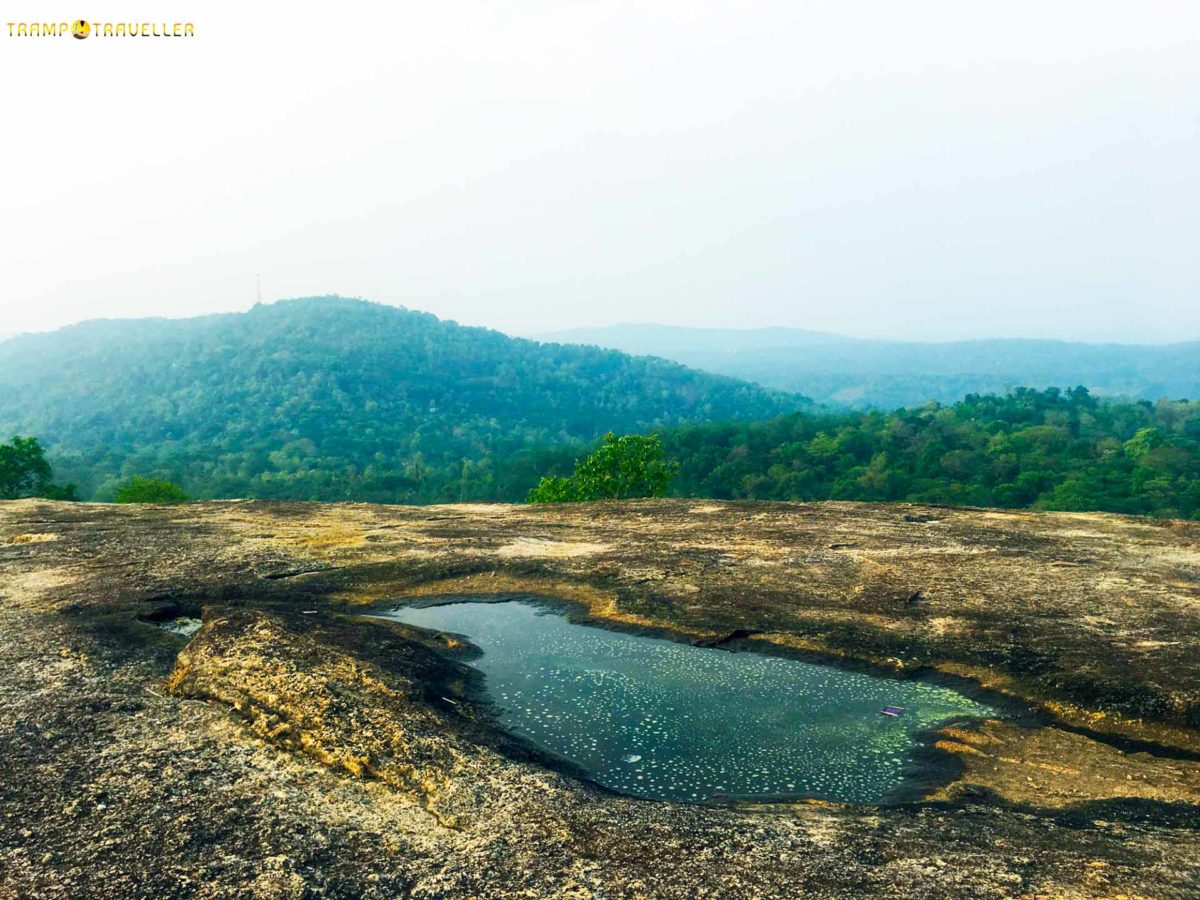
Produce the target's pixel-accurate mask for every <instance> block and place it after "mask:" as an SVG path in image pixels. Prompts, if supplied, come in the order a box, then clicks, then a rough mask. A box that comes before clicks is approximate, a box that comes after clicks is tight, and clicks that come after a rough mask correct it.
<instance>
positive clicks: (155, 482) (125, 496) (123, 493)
mask: <svg viewBox="0 0 1200 900" xmlns="http://www.w3.org/2000/svg"><path fill="white" fill-rule="evenodd" d="M187 501H188V495H187V494H185V493H184V491H183V488H181V487H180V486H179V485H177V484H173V483H171V482H170V481H163V480H162V479H158V478H142V477H141V476H140V475H136V476H134V477H133V478H131V479H129V480H128V481H127V482H125V483H124V484H123V485H121V486H120V487H119V488H117V502H118V503H186V502H187Z"/></svg>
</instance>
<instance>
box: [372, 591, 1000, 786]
mask: <svg viewBox="0 0 1200 900" xmlns="http://www.w3.org/2000/svg"><path fill="white" fill-rule="evenodd" d="M388 616H389V617H392V618H397V619H400V620H401V621H404V622H408V623H410V624H414V625H419V626H421V627H425V628H436V629H439V630H443V631H451V632H456V633H459V634H465V635H467V636H468V637H469V638H470V639H471V641H472V642H473V643H475V644H476V645H477V646H479V648H480V649H481V650H482V651H483V654H482V656H480V657H479V658H478V659H476V660H474V661H473V663H472V665H474V666H476V667H477V668H478V669H480V670H481V671H482V672H483V673H484V675H485V676H486V687H487V690H488V692H489V694H490V695H491V697H492V699H493V700H494V701H495V702H496V704H497V706H498V707H499V709H500V721H501V724H503V725H504V726H505V727H506V728H508V729H510V730H511V731H513V732H514V733H516V734H519V735H522V736H524V737H526V738H528V739H530V740H532V741H533V742H535V743H537V744H540V745H541V746H544V747H546V748H548V749H550V750H552V751H554V752H555V753H558V754H559V755H561V756H563V757H566V758H567V759H570V760H571V761H572V762H574V763H576V764H577V765H579V766H580V767H581V768H583V769H584V770H586V771H587V772H589V773H590V774H591V776H592V777H593V778H595V780H596V781H598V782H600V783H601V784H603V785H605V786H607V787H610V788H612V789H614V790H618V791H622V792H624V793H628V794H634V795H638V796H645V797H652V798H659V799H672V800H685V801H704V800H711V799H713V798H716V797H719V796H722V795H728V796H781V795H782V796H786V795H793V796H817V797H824V798H827V799H832V800H845V801H860V802H870V801H878V800H881V799H883V797H885V796H886V795H887V794H888V793H889V792H891V791H892V790H894V789H895V788H897V787H898V786H900V785H901V784H902V782H903V780H904V760H905V758H906V756H907V754H908V753H909V751H910V750H911V749H912V748H913V746H914V734H915V732H917V731H919V730H920V729H922V728H925V727H928V726H930V725H932V724H935V723H936V722H939V721H941V720H943V719H946V718H949V717H951V716H961V715H968V716H987V715H993V714H995V710H993V709H992V708H990V707H988V706H986V705H983V704H980V703H977V702H975V701H973V700H971V699H969V698H967V697H965V696H963V695H962V694H959V693H958V692H956V691H953V690H951V689H949V688H944V687H939V686H936V685H932V684H929V683H926V682H920V681H896V680H893V679H888V678H882V677H879V676H874V675H868V674H864V673H861V672H850V671H847V670H845V669H839V668H835V667H832V666H821V665H815V664H812V663H806V662H800V661H797V660H790V659H781V658H777V657H770V656H763V655H760V654H755V653H730V652H726V651H722V650H716V649H710V648H698V647H691V646H688V645H685V644H678V643H673V642H671V641H664V640H658V639H654V638H647V637H639V636H635V635H628V634H622V633H618V632H613V631H607V630H604V629H599V628H594V627H588V626H583V625H576V624H572V623H570V622H567V621H566V620H565V619H564V618H562V617H561V616H558V615H554V614H549V613H546V612H543V611H541V610H539V609H537V608H535V607H533V606H531V605H529V604H527V603H521V602H515V601H513V602H504V603H482V602H476V603H453V604H447V605H445V606H437V607H427V608H424V609H415V608H401V609H399V610H396V611H394V612H393V613H389V614H388ZM892 704H895V705H899V706H903V707H905V712H904V715H903V716H902V717H898V718H890V717H888V716H884V715H882V714H881V710H882V708H883V707H884V706H888V705H892Z"/></svg>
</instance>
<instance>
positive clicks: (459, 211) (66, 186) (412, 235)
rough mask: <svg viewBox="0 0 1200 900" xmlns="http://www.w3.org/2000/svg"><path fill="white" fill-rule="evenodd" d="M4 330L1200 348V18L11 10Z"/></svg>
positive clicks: (437, 8)
mask: <svg viewBox="0 0 1200 900" xmlns="http://www.w3.org/2000/svg"><path fill="white" fill-rule="evenodd" d="M3 9H4V16H3V20H4V21H5V22H7V21H10V20H11V21H29V20H34V19H36V20H56V19H57V20H61V21H69V20H71V19H74V18H77V17H78V16H79V14H81V13H84V12H86V14H87V15H88V17H89V18H90V19H91V20H92V21H104V20H125V21H129V20H137V19H144V20H152V21H167V22H173V21H177V20H178V21H191V22H194V23H195V25H196V36H195V37H194V38H191V39H186V40H185V39H180V40H148V39H139V40H134V41H130V40H117V39H108V40H104V39H97V38H95V37H92V38H89V39H88V40H86V41H76V40H73V39H69V38H64V39H54V38H48V39H42V40H34V39H17V38H10V37H8V33H7V26H6V25H3V23H0V29H2V30H0V84H3V86H4V87H3V93H2V94H0V97H2V100H3V104H2V107H0V109H2V116H3V118H2V122H3V124H2V125H0V162H3V168H2V169H0V176H2V178H3V182H2V186H0V334H5V333H11V332H16V331H25V330H44V329H47V328H52V327H58V326H60V325H63V324H66V323H69V322H72V321H76V320H79V319H84V318H93V317H98V316H144V315H171V316H179V315H192V314H195V313H199V312H208V311H219V310H237V309H244V308H247V307H248V306H249V305H251V304H252V303H253V302H254V299H255V276H256V274H258V273H261V275H262V289H263V295H264V298H265V299H268V300H270V299H275V298H280V297H293V296H303V295H311V294H323V293H339V294H343V295H347V296H362V297H366V298H369V299H374V300H380V301H384V302H388V303H398V304H403V305H406V306H409V307H413V308H419V309H426V310H429V311H431V312H434V313H436V314H438V315H440V316H443V317H447V318H453V319H456V320H458V321H460V322H464V323H469V324H482V325H489V326H492V327H496V328H500V329H502V330H506V331H510V332H515V333H536V332H540V331H546V330H552V329H557V328H565V327H571V326H576V325H588V324H606V323H612V322H617V321H659V322H669V323H678V324H687V325H709V326H739V327H740V326H766V325H788V326H794V327H801V328H813V329H820V330H828V331H836V332H842V333H846V334H853V335H861V336H872V337H883V336H887V337H900V338H914V339H916V338H929V339H950V338H959V337H978V336H1037V337H1043V336H1044V337H1066V338H1076V339H1086V340H1129V341H1163V340H1184V339H1197V338H1200V3H1198V2H1196V0H1180V2H1170V0H1146V2H1140V3H1135V2H1130V0H1119V2H1112V0H1100V2H1096V0H1086V2H1085V0H1054V2H1046V0H1038V2H1023V0H1018V2H1011V0H1010V2H1004V3H995V2H993V3H972V2H963V0H945V2H922V0H909V2H897V0H873V2H866V0H838V2H833V0H829V2H820V3H812V2H801V0H786V2H779V3H768V2H745V3H739V2H734V0H725V2H717V3H709V2H704V0H686V2H674V0H670V2H654V0H639V2H607V0H595V2H578V3H572V2H548V0H530V2H516V0H510V2H458V0H438V2H428V0H423V2H420V3H415V2H409V0H396V2H391V3H386V4H379V5H374V4H367V3H361V2H341V3H320V4H317V3H304V2H289V3H286V4H285V3H275V2H259V3H244V2H238V3H232V2H223V0H222V2H214V0H190V2H176V0H167V2H164V0H155V2H139V0H121V2H113V0H87V2H86V3H82V4H81V3H79V2H77V0H72V2H71V3H60V2H56V0H4V2H3Z"/></svg>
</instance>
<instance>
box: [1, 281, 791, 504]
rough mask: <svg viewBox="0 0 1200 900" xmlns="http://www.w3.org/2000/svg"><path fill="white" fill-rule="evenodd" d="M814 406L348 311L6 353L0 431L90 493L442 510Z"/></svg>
mask: <svg viewBox="0 0 1200 900" xmlns="http://www.w3.org/2000/svg"><path fill="white" fill-rule="evenodd" d="M803 406H805V401H804V400H803V399H802V398H799V397H795V396H791V395H787V394H784V393H781V392H778V391H774V390H769V389H764V388H762V387H760V386H757V385H751V384H747V383H744V382H739V381H736V380H734V379H731V378H728V377H724V376H720V375H712V374H708V373H704V372H698V371H694V370H691V369H688V368H685V367H683V366H681V365H678V364H676V363H671V362H667V361H664V360H661V359H651V358H635V357H630V356H628V355H625V354H623V353H620V352H617V351H613V350H600V349H596V348H589V347H578V346H569V345H561V344H540V343H537V342H534V341H529V340H522V339H518V338H511V337H508V336H506V335H503V334H500V333H499V332H496V331H490V330H487V329H484V328H470V327H464V326H460V325H457V324H455V323H453V322H448V321H441V320H439V319H438V318H437V317H435V316H432V315H429V314H427V313H421V312H414V311H411V310H406V309H402V308H398V307H393V306H386V305H381V304H375V303H369V302H366V301H361V300H349V299H344V298H340V297H312V298H305V299H298V300H289V301H281V302H278V303H273V304H270V305H259V306H256V307H254V308H253V309H251V310H249V311H248V312H245V313H230V314H220V315H209V316H202V317H198V318H190V319H134V320H112V319H109V320H95V321H90V322H84V323H81V324H79V325H74V326H71V327H68V328H63V329H60V330H58V331H55V332H50V333H44V334H29V335H21V336H18V337H15V338H11V339H9V340H7V341H5V342H3V343H0V435H4V436H8V435H11V434H34V435H37V436H39V437H41V438H42V439H43V440H44V442H45V443H46V444H47V445H48V447H49V448H50V451H51V457H52V459H53V461H54V462H55V464H56V477H58V478H59V479H60V480H76V481H78V482H79V483H80V486H81V488H82V495H83V496H85V497H92V496H96V497H105V496H107V495H108V494H110V493H111V490H112V487H113V484H114V482H115V481H116V480H117V479H119V478H121V477H124V476H126V475H129V474H133V473H138V474H158V475H163V476H166V477H171V478H174V479H176V480H179V481H182V482H183V483H184V484H185V485H201V486H202V488H201V490H202V492H203V494H204V495H206V496H244V495H246V494H248V493H253V494H255V495H257V496H287V497H300V498H304V497H311V498H313V499H338V498H345V497H354V498H356V499H379V500H391V501H394V502H398V501H401V500H422V499H431V498H429V497H427V496H426V495H425V494H424V493H423V486H424V485H425V484H426V482H430V483H432V482H433V481H435V480H437V479H433V478H432V477H431V474H432V473H434V472H437V473H440V476H441V480H442V481H445V478H446V475H447V472H450V471H454V472H458V470H459V469H460V468H461V469H462V471H463V473H464V475H463V477H464V479H465V478H466V472H467V469H469V468H471V467H476V471H474V473H473V476H472V477H473V478H475V480H478V479H479V478H480V473H479V472H478V471H477V469H478V467H479V466H481V465H485V466H486V465H488V464H489V461H490V460H491V459H492V458H493V457H496V456H498V455H506V454H511V453H513V452H515V451H518V450H520V449H522V448H527V447H535V446H538V447H540V446H544V445H548V444H554V445H559V446H561V445H564V444H566V445H570V444H571V443H584V442H588V441H591V440H593V439H595V438H596V437H598V436H599V435H601V434H603V433H604V431H606V430H609V429H612V430H615V431H626V432H627V431H643V430H647V429H650V428H656V427H665V426H671V425H677V424H683V423H689V422H701V421H708V420H714V419H758V418H764V417H768V416H772V415H777V414H780V413H783V412H788V411H793V410H796V409H799V408H802V407H803ZM485 474H486V475H487V477H491V475H490V473H485ZM495 477H497V478H501V477H503V473H502V472H499V471H497V473H496V476H495Z"/></svg>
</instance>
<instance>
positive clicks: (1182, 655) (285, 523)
mask: <svg viewBox="0 0 1200 900" xmlns="http://www.w3.org/2000/svg"><path fill="white" fill-rule="evenodd" d="M31 535H35V536H36V537H30V536H31ZM505 592H521V593H529V592H533V593H543V594H550V595H555V596H560V597H565V598H567V599H570V600H573V601H574V602H575V603H577V604H578V610H579V611H578V615H581V616H589V617H591V618H593V619H594V620H597V621H599V622H602V623H606V624H609V625H612V626H620V627H623V628H627V629H635V630H636V629H642V630H646V631H649V632H657V633H669V634H671V635H673V636H674V637H676V638H678V639H685V640H691V641H694V642H696V643H703V644H710V645H712V644H720V645H722V646H739V645H742V644H746V645H753V646H756V647H758V648H759V649H766V650H772V651H779V652H785V651H786V652H793V653H801V654H803V653H820V654H824V655H825V657H824V658H828V657H831V656H832V657H840V658H842V659H843V660H844V661H845V662H847V663H848V664H871V665H876V666H883V667H890V668H891V669H893V670H895V671H899V672H902V673H903V672H912V671H915V670H917V669H920V668H923V669H925V670H935V671H941V672H943V673H946V674H953V675H958V676H960V677H963V678H965V679H968V680H973V681H974V682H975V683H977V684H983V685H986V686H988V687H991V688H993V689H994V690H996V691H1001V692H1004V693H1007V694H1008V695H1010V696H1012V697H1015V698H1022V699H1023V700H1024V701H1025V702H1027V703H1029V704H1032V705H1033V706H1034V707H1036V708H1037V709H1039V710H1041V712H1042V714H1043V715H1044V716H1045V717H1046V722H1047V725H1046V726H1045V727H1035V725H1034V723H1032V722H1020V723H1012V722H1010V723H1001V722H989V723H983V724H981V725H977V726H971V727H967V728H960V729H953V728H952V729H946V730H945V731H944V732H943V733H942V734H940V735H938V736H937V738H936V740H937V749H936V750H932V751H931V752H933V753H937V754H940V755H941V757H942V758H943V759H949V760H951V763H952V764H953V765H956V766H957V767H959V774H958V776H957V777H956V778H953V779H951V780H950V781H949V782H948V783H946V782H942V783H940V784H931V785H930V791H931V797H930V800H929V801H928V802H916V803H909V804H904V805H901V806H855V805H835V804H798V805H789V806H783V807H780V806H778V805H775V806H761V807H746V808H706V807H696V806H688V805H681V804H672V803H663V802H650V801H641V800H634V799H630V798H626V797H621V796H616V795H613V794H610V793H607V792H605V791H603V790H602V789H599V788H597V787H593V786H590V785H589V784H588V783H586V782H584V781H581V780H579V779H576V778H573V777H572V776H571V775H570V774H569V773H566V772H562V771H557V770H555V769H554V768H551V767H547V766H546V765H544V764H543V762H544V761H541V760H539V759H537V758H535V757H533V756H531V755H530V754H529V753H528V752H527V751H526V750H524V749H523V748H522V747H521V746H519V745H515V744H512V743H511V742H508V741H507V740H506V739H505V738H504V736H503V735H502V734H499V733H498V732H497V731H496V730H495V729H493V728H491V727H489V724H488V721H487V718H486V715H485V711H484V710H482V709H481V708H480V707H479V706H478V705H477V703H476V698H477V696H478V694H477V692H476V691H475V690H474V687H473V685H472V675H471V672H470V671H469V670H468V669H466V668H465V667H463V666H461V665H460V664H458V663H455V662H454V661H453V660H451V659H448V658H447V656H446V655H445V653H444V651H446V650H447V649H452V648H450V644H451V643H452V641H453V639H452V638H446V637H438V636H435V635H431V634H428V633H424V634H422V633H419V632H416V631H414V630H411V629H406V628H404V627H403V626H399V625H386V624H379V623H374V622H369V621H367V620H365V619H363V618H362V617H360V616H357V615H354V612H355V611H356V610H357V609H358V608H360V605H362V604H367V603H373V602H378V601H380V600H384V599H389V598H390V599H403V598H404V597H412V596H418V595H433V594H439V593H505ZM916 595H919V599H918V600H916V601H913V600H912V598H913V597H914V596H916ZM202 611H203V617H204V622H205V625H204V627H203V628H201V629H200V630H199V631H197V632H196V633H194V634H193V635H191V636H190V637H187V636H182V635H176V634H171V633H168V632H166V631H164V630H163V629H162V628H160V627H158V626H157V625H156V624H155V623H156V622H165V621H172V620H176V619H179V618H181V617H195V616H198V615H200V614H201V612H202ZM460 649H461V648H460ZM435 651H439V652H435ZM0 658H2V660H3V665H0V761H2V762H0V765H3V767H4V770H3V777H2V778H0V896H3V895H16V896H38V897H42V896H46V897H54V896H99V897H105V896H111V897H125V896H208V897H220V896H230V897H233V896H246V895H250V896H260V897H287V896H296V897H303V896H333V897H360V896H363V897H395V896H416V897H445V896H478V897H511V896H521V895H525V896H537V897H542V896H546V897H558V896H571V897H588V896H597V897H598V896H605V897H636V896H651V897H660V896H661V897H696V896H714V897H715V896H721V897H791V896H797V895H801V894H811V895H817V896H822V895H824V896H846V895H865V896H979V897H986V896H996V897H1001V896H1016V895H1021V894H1027V895H1031V896H1034V895H1044V896H1115V895H1119V894H1126V895H1140V896H1164V897H1169V896H1189V895H1190V894H1192V893H1194V889H1195V885H1196V884H1197V883H1200V863H1198V862H1197V860H1200V830H1198V827H1197V821H1198V818H1200V817H1198V815H1197V813H1198V811H1200V762H1198V759H1200V740H1198V736H1197V725H1198V724H1200V722H1198V716H1197V710H1200V529H1197V527H1196V526H1194V525H1188V524H1183V523H1150V522H1146V521H1142V520H1135V519H1125V518H1121V517H1116V516H1103V515H1054V514H1034V513H1001V512H992V511H975V510H946V509H932V508H920V507H909V506H866V505H853V504H818V505H791V504H778V505H776V504H720V503H704V504H697V503H687V502H646V503H630V504H621V505H604V504H601V505H596V506H591V507H579V506H572V507H563V508H545V507H539V508H526V507H470V506H456V507H440V508H422V509H413V508H395V507H369V506H361V505H346V506H317V505H304V504H263V503H210V504H196V505H190V506H184V507H174V508H157V509H155V508H117V507H103V506H92V505H75V504H52V503H44V502H33V501H21V502H16V503H5V504H0ZM964 683H966V682H964Z"/></svg>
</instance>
